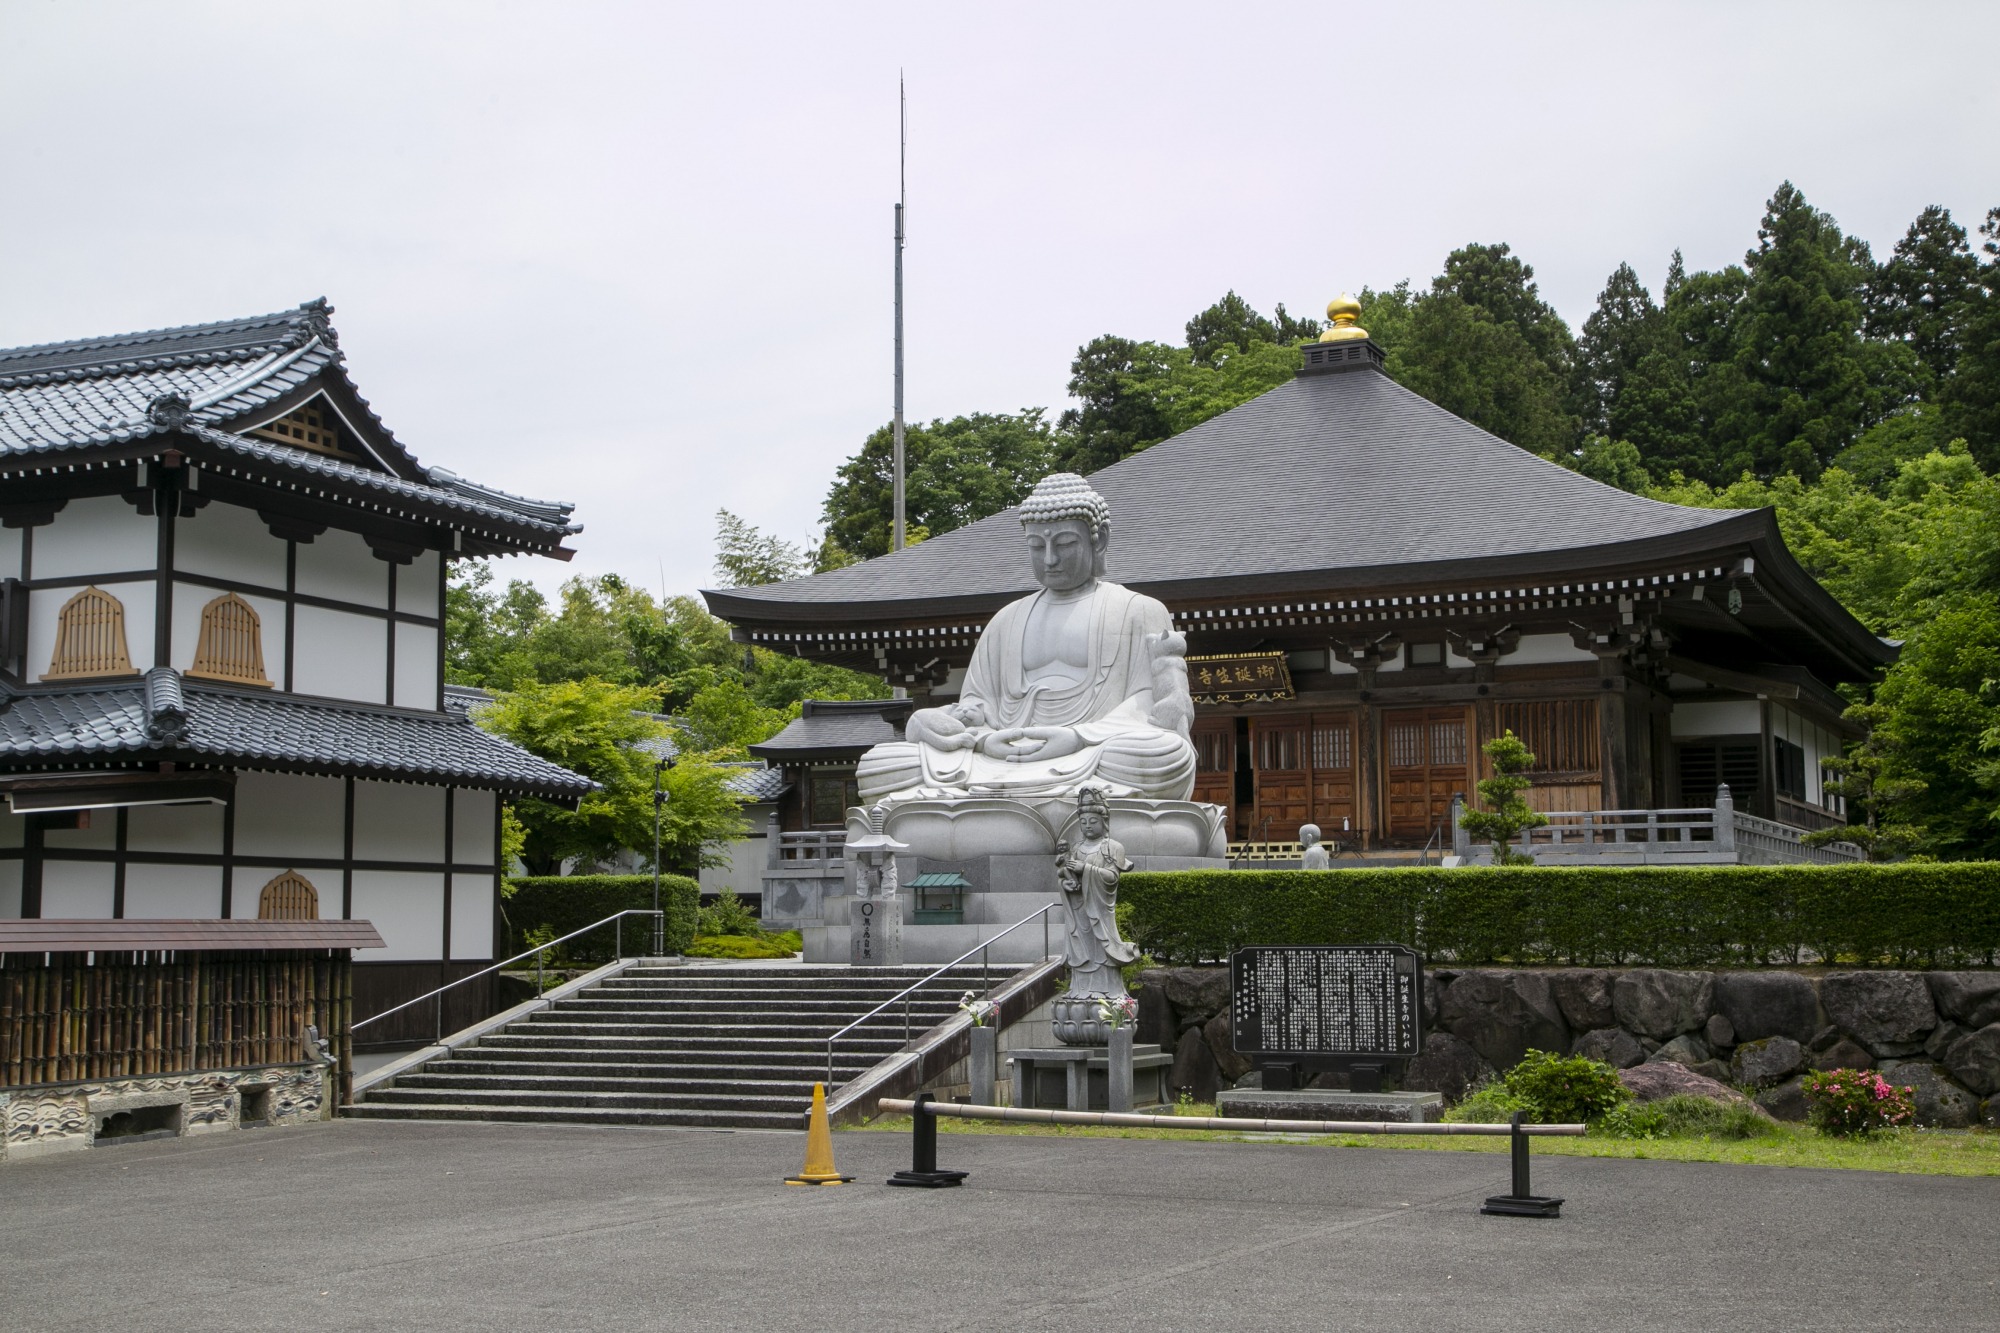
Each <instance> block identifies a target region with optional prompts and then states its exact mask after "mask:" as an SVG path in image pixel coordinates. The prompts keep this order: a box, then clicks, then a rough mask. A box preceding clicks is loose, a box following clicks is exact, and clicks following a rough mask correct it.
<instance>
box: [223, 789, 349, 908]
mask: <svg viewBox="0 0 2000 1333" xmlns="http://www.w3.org/2000/svg"><path fill="white" fill-rule="evenodd" d="M346 802H347V784H346V782H345V781H343V780H342V779H340V778H318V777H302V776H300V775H298V774H293V773H243V774H241V775H239V776H238V777H237V779H236V855H237V856H238V857H239V858H241V857H263V858H268V859H269V860H270V861H271V862H273V863H274V864H276V868H277V869H284V868H286V866H288V865H289V864H290V862H292V861H293V860H295V859H298V858H302V857H303V858H326V859H335V860H337V859H339V857H340V855H341V853H342V851H343V849H344V842H345V834H346V823H347V807H346ZM277 863H282V864H277ZM272 873H275V870H274V871H271V872H266V873H265V874H264V876H263V879H260V880H258V882H257V883H258V887H259V888H261V887H263V883H264V880H267V879H269V878H270V877H271V874H272ZM326 873H328V872H321V875H322V877H324V875H325V874H326ZM313 883H314V884H315V885H316V886H318V887H319V889H320V890H321V895H322V896H321V898H320V914H321V915H322V916H325V915H328V912H327V907H326V898H325V896H324V894H325V889H326V886H325V885H323V884H320V883H319V881H318V880H314V881H313ZM335 896H336V901H335V903H334V911H335V912H336V913H337V912H338V911H339V907H340V904H339V902H338V901H337V898H338V894H337V893H336V895H335ZM253 915H254V909H253Z"/></svg>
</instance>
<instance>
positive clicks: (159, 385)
mask: <svg viewBox="0 0 2000 1333" xmlns="http://www.w3.org/2000/svg"><path fill="white" fill-rule="evenodd" d="M332 313H333V311H332V307H330V306H328V305H327V304H326V302H325V301H309V302H307V303H306V304H304V305H302V306H300V307H299V308H298V309H296V310H286V311H280V312H278V313H277V314H272V315H258V316H254V317H252V318H249V319H237V320H224V321H222V322H220V323H215V324H196V325H189V326H187V327H184V328H175V329H158V330H154V331H152V332H149V333H129V334H119V335H116V336H113V337H108V338H85V339H80V340H78V341H75V342H65V343H47V344H43V345H41V346H35V347H15V348H5V349H0V464H4V463H6V462H9V461H16V460H23V459H26V458H29V457H35V456H52V455H59V454H61V455H75V454H79V453H87V452H89V451H90V450H93V449H97V448H101V447H103V446H106V445H116V444H122V443H126V442H128V441H132V440H138V439H142V438H145V437H149V436H154V435H163V434H167V433H169V432H171V431H173V430H176V429H179V430H183V431H185V432H187V433H189V434H191V435H193V436H195V437H196V438H197V439H200V440H202V441H205V442H207V443H209V444H211V445H215V446H218V447H220V448H222V449H224V450H226V451H229V452H231V453H233V454H236V455H238V456H241V457H243V458H245V459H248V460H256V461H257V462H261V463H264V464H267V465H283V466H284V467H286V468H288V469H291V470H293V471H295V472H306V473H310V474H313V475H316V476H318V477H321V478H325V479H327V480H329V481H337V482H341V483H346V484H349V485H358V486H362V487H366V488H372V489H374V490H378V491H382V492H386V493H389V494H393V495H397V496H400V497H402V498H405V499H409V500H412V501H423V502H427V503H430V504H436V505H442V506H443V507H445V508H447V509H451V510H456V511H460V512H463V513H466V514H470V515H478V516H482V517H487V518H494V519H500V520H503V521H505V522H507V523H510V524H515V525H526V526H529V527H531V528H538V529H541V530H544V531H545V532H546V533H548V534H552V535H555V536H566V535H568V534H571V533H574V532H580V531H582V529H581V528H579V527H577V526H576V525H574V524H572V523H570V522H569V514H570V509H571V506H569V505H566V504H561V503H557V502H554V501H547V500H531V499H528V498H526V497H524V496H518V495H511V494H509V493H508V492H506V491H502V490H497V489H495V488H492V487H488V486H481V485H479V484H478V483H476V482H471V481H467V480H465V479H464V478H461V477H459V476H458V475H457V474H456V473H454V472H451V471H449V470H448V469H445V468H428V469H425V468H423V467H422V466H421V465H420V464H419V463H418V462H417V460H416V459H415V457H414V456H412V455H411V454H410V453H409V451H408V450H406V449H404V448H403V446H402V445H401V444H399V443H398V442H397V441H396V440H395V437H394V436H393V435H392V434H391V433H390V431H389V429H388V427H387V426H385V425H384V424H383V423H382V421H381V419H380V418H379V417H377V416H376V415H375V413H374V411H373V410H372V409H370V408H369V407H368V404H367V401H366V400H365V399H363V398H361V396H360V395H359V394H358V393H356V392H354V389H353V385H352V384H351V383H349V382H348V381H347V379H346V377H345V371H344V369H343V364H342V363H343V357H342V354H341V352H340V349H339V340H338V338H337V336H336V335H335V333H334V331H333V326H332V325H331V324H330V323H329V322H328V320H329V317H330V316H331V315H332ZM315 379H325V380H336V381H338V383H339V385H340V386H341V388H342V389H343V390H344V391H345V393H346V394H347V395H349V396H351V398H352V399H353V402H354V403H355V404H357V405H358V406H359V407H360V409H361V410H362V411H363V412H365V413H366V415H367V418H368V424H369V426H370V427H371V428H372V429H373V431H374V432H375V433H376V434H377V435H378V436H379V442H380V443H381V444H382V445H383V446H384V447H386V448H387V449H388V450H389V452H390V453H391V454H392V455H393V456H394V459H395V464H396V465H397V466H399V467H401V468H403V469H404V470H405V471H408V472H410V473H413V474H415V473H421V474H422V476H423V478H424V479H423V480H421V481H419V480H416V479H414V477H398V476H392V475H389V474H386V473H382V472H377V471H375V470H373V469H370V468H366V467H361V466H358V465H356V464H353V463H348V462H343V461H342V460H340V459H335V458H328V457H326V456H324V455H322V454H317V453H314V452H312V451H310V450H305V449H298V448H294V447H292V446H290V445H286V444H280V443H277V442H275V441H268V440H262V439H253V438H250V437H247V436H244V435H239V434H236V433H235V432H236V431H239V430H243V429H247V428H249V427H251V426H255V425H258V424H260V423H261V421H262V420H264V419H265V418H267V417H268V416H269V415H270V413H271V410H272V408H273V405H274V404H279V403H280V402H281V400H284V399H286V398H288V397H290V396H291V395H293V394H295V393H297V392H298V391H300V390H302V389H304V388H305V387H306V386H307V385H309V384H311V383H312V382H313V381H314V380H315ZM163 404H164V405H167V406H166V407H165V409H164V410H162V409H163Z"/></svg>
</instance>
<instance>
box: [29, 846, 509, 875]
mask: <svg viewBox="0 0 2000 1333" xmlns="http://www.w3.org/2000/svg"><path fill="white" fill-rule="evenodd" d="M7 850H8V851H15V852H18V851H19V850H20V849H19V848H9V849H7ZM118 855H119V853H117V852H115V851H112V850H109V849H107V848H103V847H45V848H44V849H43V852H42V859H43V860H45V861H95V862H98V863H100V864H102V863H108V862H111V861H114V860H116V859H117V857H118ZM124 855H125V859H126V861H128V862H129V863H130V864H132V865H135V866H148V865H150V866H212V867H216V868H221V867H222V866H223V865H224V862H223V855H222V853H221V852H146V851H127V852H126V853H125V854H124ZM4 857H5V852H0V859H4ZM229 864H231V865H235V866H244V867H263V866H272V867H276V868H277V869H280V870H342V869H346V868H347V867H349V866H352V867H353V868H354V869H356V870H393V871H398V872H407V873H411V874H420V875H443V874H447V873H453V874H465V873H471V874H476V875H487V874H491V873H492V872H493V867H492V866H488V865H477V864H447V863H446V862H443V861H369V860H359V861H343V860H340V859H338V858H337V857H331V856H266V855H263V854H261V853H260V854H256V855H251V854H247V853H242V852H238V853H236V854H235V855H234V856H233V857H232V858H231V860H230V862H229Z"/></svg>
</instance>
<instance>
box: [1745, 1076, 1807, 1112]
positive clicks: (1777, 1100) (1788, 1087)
mask: <svg viewBox="0 0 2000 1333" xmlns="http://www.w3.org/2000/svg"><path fill="white" fill-rule="evenodd" d="M1757 1105H1759V1106H1761V1107H1763V1108H1764V1110H1765V1111H1766V1112H1768V1113H1769V1114H1770V1117H1771V1118H1772V1119H1773V1120H1790V1121H1792V1122H1793V1123H1797V1122H1799V1121H1802V1120H1804V1119H1805V1118H1806V1085H1805V1079H1804V1078H1803V1077H1793V1078H1788V1079H1786V1080H1785V1081H1784V1082H1783V1083H1780V1084H1779V1085H1778V1086H1777V1087H1775V1088H1766V1089H1764V1091H1762V1092H1760V1093H1758V1094H1757Z"/></svg>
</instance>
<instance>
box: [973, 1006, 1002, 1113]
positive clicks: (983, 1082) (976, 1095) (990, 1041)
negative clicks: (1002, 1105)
mask: <svg viewBox="0 0 2000 1333" xmlns="http://www.w3.org/2000/svg"><path fill="white" fill-rule="evenodd" d="M994 1018H995V1020H996V1021H997V1020H998V1018H999V1014H998V1013H997V1012H996V1013H995V1014H994ZM999 1062H1000V1030H999V1029H998V1028H990V1027H977V1028H974V1029H972V1053H971V1057H970V1059H969V1060H968V1061H967V1067H968V1069H969V1071H970V1074H969V1077H968V1079H967V1081H968V1082H969V1083H971V1085H972V1101H973V1104H974V1105H975V1106H993V1105H996V1104H997V1103H995V1102H994V1100H993V1085H994V1078H995V1075H996V1074H997V1073H998V1069H999Z"/></svg>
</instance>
